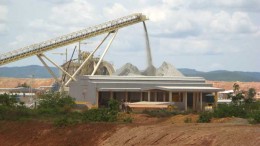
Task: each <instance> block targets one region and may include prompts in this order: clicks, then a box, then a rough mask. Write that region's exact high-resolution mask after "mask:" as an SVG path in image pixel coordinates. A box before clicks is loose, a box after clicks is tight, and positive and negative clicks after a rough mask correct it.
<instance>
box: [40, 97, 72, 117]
mask: <svg viewBox="0 0 260 146" xmlns="http://www.w3.org/2000/svg"><path fill="white" fill-rule="evenodd" d="M74 106H75V102H74V99H73V98H71V97H70V96H68V95H65V94H60V93H59V92H57V93H47V94H43V95H41V96H40V102H39V106H38V113H39V114H59V113H62V114H67V113H69V112H71V109H72V108H73V107H74Z"/></svg>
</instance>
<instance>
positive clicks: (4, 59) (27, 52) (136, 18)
mask: <svg viewBox="0 0 260 146" xmlns="http://www.w3.org/2000/svg"><path fill="white" fill-rule="evenodd" d="M145 20H147V18H146V16H145V15H143V14H141V13H136V14H132V15H129V16H125V17H122V18H118V19H116V20H112V21H108V22H106V23H102V24H100V25H96V26H92V27H89V28H86V29H83V30H80V31H77V32H73V33H70V34H67V35H63V36H60V37H57V38H54V39H51V40H47V41H44V42H41V43H37V44H33V45H30V46H27V47H24V48H20V49H17V50H13V51H10V52H7V53H4V54H0V66H1V65H4V64H8V63H11V62H14V61H17V60H20V59H24V58H27V57H30V56H33V55H37V54H41V53H43V52H46V51H49V50H53V49H56V48H59V47H62V46H66V45H69V44H72V43H75V42H78V41H81V40H84V39H87V38H91V37H95V36H98V35H101V34H104V33H108V32H113V31H115V30H118V29H120V28H123V27H126V26H129V25H133V24H136V23H139V22H143V21H145Z"/></svg>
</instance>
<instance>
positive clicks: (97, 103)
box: [96, 90, 99, 108]
mask: <svg viewBox="0 0 260 146" xmlns="http://www.w3.org/2000/svg"><path fill="white" fill-rule="evenodd" d="M96 105H97V108H98V107H99V92H98V90H96Z"/></svg>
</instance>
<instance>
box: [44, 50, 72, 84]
mask: <svg viewBox="0 0 260 146" xmlns="http://www.w3.org/2000/svg"><path fill="white" fill-rule="evenodd" d="M40 56H43V57H44V58H45V59H47V60H48V61H50V62H51V63H52V64H53V65H55V66H56V67H57V68H59V69H60V70H61V71H62V72H63V73H65V74H66V75H67V76H69V77H70V78H72V79H73V80H74V81H76V79H75V78H74V77H72V76H71V75H70V74H69V73H67V72H66V71H65V70H64V69H63V68H62V67H60V66H59V65H57V64H56V63H55V62H53V61H52V60H51V59H49V58H48V57H47V56H45V55H44V54H40Z"/></svg>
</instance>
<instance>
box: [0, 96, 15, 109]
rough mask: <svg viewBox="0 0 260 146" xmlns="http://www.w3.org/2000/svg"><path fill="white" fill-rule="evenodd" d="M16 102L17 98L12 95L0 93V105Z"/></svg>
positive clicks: (11, 104) (9, 104) (12, 104)
mask: <svg viewBox="0 0 260 146" xmlns="http://www.w3.org/2000/svg"><path fill="white" fill-rule="evenodd" d="M16 103H17V99H16V98H15V96H14V95H8V94H6V93H5V94H0V105H2V106H8V107H11V106H15V104H16Z"/></svg>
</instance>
